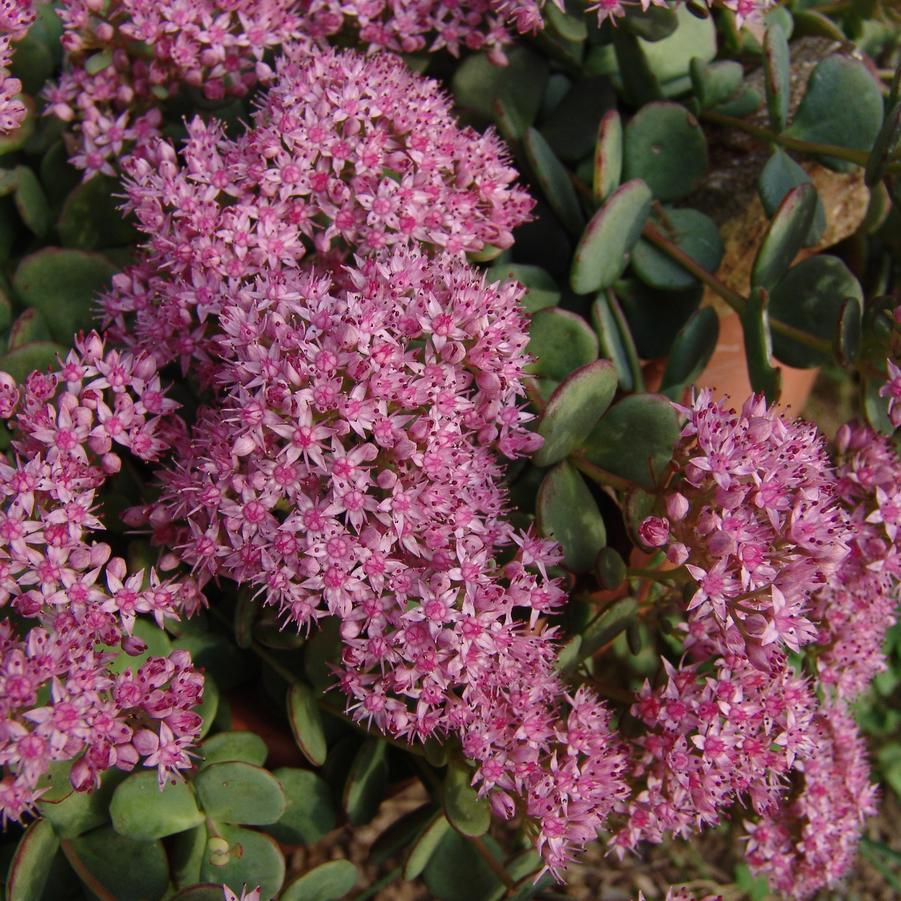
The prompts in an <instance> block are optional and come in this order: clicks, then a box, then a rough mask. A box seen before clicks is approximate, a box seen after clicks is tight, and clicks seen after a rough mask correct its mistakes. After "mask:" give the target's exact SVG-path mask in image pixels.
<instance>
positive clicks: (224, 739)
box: [198, 732, 269, 769]
mask: <svg viewBox="0 0 901 901" xmlns="http://www.w3.org/2000/svg"><path fill="white" fill-rule="evenodd" d="M200 754H201V760H200V761H199V763H198V766H199V767H200V768H201V769H203V768H204V767H207V766H210V765H211V764H213V763H223V762H225V761H229V760H243V761H244V763H250V764H253V765H254V766H262V765H263V764H264V763H265V762H266V757H267V756H268V754H269V749H268V748H267V747H266V742H264V741H263V739H262V738H260V736H259V735H257V734H256V733H255V732H219V733H217V734H216V735H212V736H210V737H209V738H208V739H207V740H206V741H205V742H204V743H203V744H202V745H201V746H200Z"/></svg>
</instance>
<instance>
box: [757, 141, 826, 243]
mask: <svg viewBox="0 0 901 901" xmlns="http://www.w3.org/2000/svg"><path fill="white" fill-rule="evenodd" d="M807 184H812V182H811V180H810V176H809V175H808V174H807V172H805V171H804V169H802V168H801V166H799V165H798V163H796V162H795V161H794V160H793V159H792V158H791V157H790V156H789V155H788V154H787V153H786V152H785V151H784V150H782V149H781V148H779V147H776V148H775V149H774V150H773V155H772V156H771V157H770V158H769V160H768V161H767V164H766V165H765V166H764V167H763V171H762V172H761V173H760V178H759V179H758V181H757V192H758V193H759V194H760V201H761V203H762V204H763V209H764V212H765V213H766V214H767V216H768V217H769V218H771V219H772V218H773V216H775V215H776V211H777V210H778V209H779V205H780V204H781V203H782V201H783V200H784V199H785V195H786V194H788V192H789V191H790V190H791V189H792V188H796V187H798V186H799V185H807ZM825 229H826V211H825V210H824V208H823V201H822V200H821V199H820V197H819V194H817V208H816V212H815V214H814V218H813V225H811V227H810V233H809V234H808V235H807V236H806V238H805V240H804V246H805V247H811V246H812V245H814V244H816V243H817V241H819V239H820V236H821V235H822V234H823V232H824V231H825Z"/></svg>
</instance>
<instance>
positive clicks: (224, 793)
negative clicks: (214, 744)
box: [191, 760, 287, 826]
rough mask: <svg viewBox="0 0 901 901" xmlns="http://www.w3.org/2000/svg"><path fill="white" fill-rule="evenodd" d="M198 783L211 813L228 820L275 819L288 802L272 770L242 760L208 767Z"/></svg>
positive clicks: (259, 823) (263, 821)
mask: <svg viewBox="0 0 901 901" xmlns="http://www.w3.org/2000/svg"><path fill="white" fill-rule="evenodd" d="M195 785H196V788H197V797H198V798H199V799H200V803H201V805H202V807H203V810H204V812H205V813H206V814H207V816H210V817H212V818H213V819H214V820H217V821H218V820H221V821H222V822H225V823H242V824H245V825H250V826H262V825H266V824H269V823H275V822H277V821H278V819H279V817H281V815H282V814H283V813H284V812H285V807H286V805H287V801H286V799H285V793H284V792H283V791H282V787H281V785H279V782H278V779H276V778H275V776H273V775H272V773H270V772H269V771H268V770H264V769H263V768H262V767H259V766H254V765H253V764H252V763H244V761H242V760H229V761H225V762H223V763H214V764H211V765H210V766H207V767H204V769H202V770H201V771H200V772H199V773H198V774H197V778H196V779H195ZM191 825H194V824H193V823H192V824H191Z"/></svg>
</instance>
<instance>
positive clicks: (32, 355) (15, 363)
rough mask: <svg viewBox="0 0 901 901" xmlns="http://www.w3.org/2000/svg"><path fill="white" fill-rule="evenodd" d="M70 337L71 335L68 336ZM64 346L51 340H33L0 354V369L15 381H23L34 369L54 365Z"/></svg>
mask: <svg viewBox="0 0 901 901" xmlns="http://www.w3.org/2000/svg"><path fill="white" fill-rule="evenodd" d="M70 337H71V336H70ZM65 354H66V348H65V347H63V346H62V345H61V344H54V343H53V342H52V341H34V342H32V343H31V344H25V345H23V346H22V347H17V348H16V349H15V350H12V351H10V352H9V353H5V354H3V355H0V370H3V372H8V373H9V374H10V375H11V376H12V377H13V378H14V379H16V381H19V382H21V381H24V380H25V378H27V377H28V376H29V375H31V373H32V372H34V371H35V370H36V369H39V370H41V371H44V370H46V369H47V368H48V367H51V366H55V365H56V363H57V360H58V359H59V357H61V356H65Z"/></svg>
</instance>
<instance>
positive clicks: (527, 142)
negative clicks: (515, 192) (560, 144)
mask: <svg viewBox="0 0 901 901" xmlns="http://www.w3.org/2000/svg"><path fill="white" fill-rule="evenodd" d="M523 148H524V149H525V151H526V159H528V161H529V166H530V167H531V169H532V172H533V173H534V175H535V178H536V180H537V181H538V186H539V187H540V188H541V192H542V193H543V194H544V197H545V200H547V202H548V204H549V205H550V207H551V209H552V210H553V211H554V214H555V215H556V216H557V218H558V219H559V220H560V222H561V223H562V224H563V226H564V227H565V228H566V230H567V231H568V232H569V233H570V234H571V235H574V236H575V235H578V234H580V233H581V231H582V227H583V225H584V224H585V219H584V217H583V216H582V208H581V207H580V206H579V198H578V197H577V196H576V189H575V188H574V187H573V183H572V181H571V180H570V177H569V174H568V173H567V170H566V167H565V166H564V165H563V163H561V162H560V160H558V159H557V157H556V156H555V155H554V151H553V150H551V147H550V145H549V144H548V142H547V141H546V140H545V139H544V137H543V136H542V134H541V132H539V131H536V130H535V129H534V128H530V129H528V130H527V131H526V133H525V136H524V137H523Z"/></svg>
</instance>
